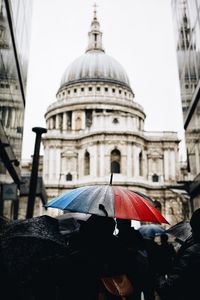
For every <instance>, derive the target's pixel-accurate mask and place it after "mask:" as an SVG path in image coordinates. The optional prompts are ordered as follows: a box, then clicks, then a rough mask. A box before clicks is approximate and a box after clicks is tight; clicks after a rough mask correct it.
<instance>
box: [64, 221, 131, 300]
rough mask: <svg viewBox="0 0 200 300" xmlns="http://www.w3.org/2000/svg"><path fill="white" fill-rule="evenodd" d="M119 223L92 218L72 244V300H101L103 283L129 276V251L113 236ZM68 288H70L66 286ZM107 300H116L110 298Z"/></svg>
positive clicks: (69, 290) (69, 280) (107, 297)
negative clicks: (118, 277) (107, 278)
mask: <svg viewBox="0 0 200 300" xmlns="http://www.w3.org/2000/svg"><path fill="white" fill-rule="evenodd" d="M115 225H116V223H115V220H114V219H113V218H109V217H101V216H97V215H92V216H91V217H90V218H89V219H88V220H87V221H86V222H82V223H81V226H80V230H79V234H78V235H76V236H74V237H75V239H74V237H73V239H72V240H71V241H69V248H70V249H71V253H72V254H71V256H70V260H71V266H72V268H71V270H70V272H69V274H70V278H68V285H67V296H68V299H70V300H79V299H87V300H95V299H96V300H98V299H99V292H100V291H102V290H103V292H106V293H107V291H106V290H105V289H101V288H102V285H101V279H102V278H104V277H112V276H116V275H121V274H126V273H127V270H128V268H129V264H130V263H129V260H128V256H127V251H126V248H125V247H124V246H123V244H122V243H121V242H120V241H119V239H118V238H117V237H116V236H115V235H114V234H113V232H114V229H115ZM65 286H66V285H65ZM106 299H115V297H114V296H111V295H107V294H106Z"/></svg>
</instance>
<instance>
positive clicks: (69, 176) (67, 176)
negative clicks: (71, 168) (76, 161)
mask: <svg viewBox="0 0 200 300" xmlns="http://www.w3.org/2000/svg"><path fill="white" fill-rule="evenodd" d="M66 181H72V174H71V173H67V175H66Z"/></svg>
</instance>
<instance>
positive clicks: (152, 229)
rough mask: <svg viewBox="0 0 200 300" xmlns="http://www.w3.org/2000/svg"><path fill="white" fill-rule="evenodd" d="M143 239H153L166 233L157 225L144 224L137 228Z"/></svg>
mask: <svg viewBox="0 0 200 300" xmlns="http://www.w3.org/2000/svg"><path fill="white" fill-rule="evenodd" d="M138 230H139V232H140V233H141V234H142V236H143V237H155V236H159V235H162V234H164V233H165V232H166V231H165V229H164V228H163V227H161V226H160V225H157V224H144V225H141V226H140V228H138Z"/></svg>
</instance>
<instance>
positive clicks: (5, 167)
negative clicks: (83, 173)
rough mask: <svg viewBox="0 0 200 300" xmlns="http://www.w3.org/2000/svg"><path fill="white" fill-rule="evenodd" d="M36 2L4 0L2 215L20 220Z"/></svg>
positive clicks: (0, 43) (0, 41)
mask: <svg viewBox="0 0 200 300" xmlns="http://www.w3.org/2000/svg"><path fill="white" fill-rule="evenodd" d="M31 15H32V1H31V0H29V1H26V0H20V1H12V0H11V1H8V0H0V195H1V197H0V215H4V216H7V217H10V218H13V217H14V218H16V217H17V214H18V204H19V203H18V201H19V194H20V185H21V183H22V182H21V174H20V173H21V171H20V162H21V150H22V140H23V125H24V111H25V104H26V81H27V67H28V56H29V46H30V27H31Z"/></svg>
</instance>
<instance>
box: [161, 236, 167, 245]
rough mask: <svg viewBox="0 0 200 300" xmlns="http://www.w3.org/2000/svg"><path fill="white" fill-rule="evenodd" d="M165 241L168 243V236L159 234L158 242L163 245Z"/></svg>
mask: <svg viewBox="0 0 200 300" xmlns="http://www.w3.org/2000/svg"><path fill="white" fill-rule="evenodd" d="M167 241H168V235H167V234H165V233H164V234H161V236H160V242H161V244H164V243H167Z"/></svg>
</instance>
